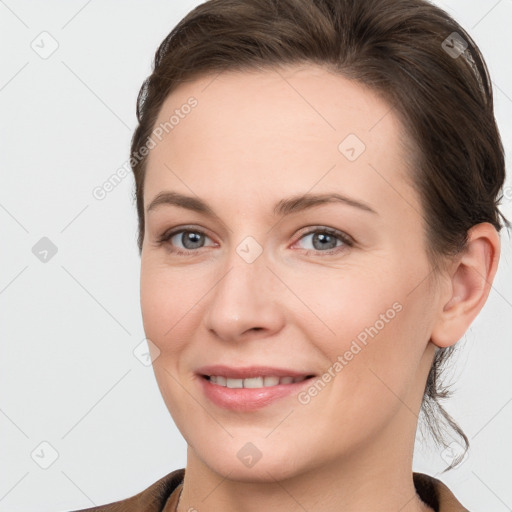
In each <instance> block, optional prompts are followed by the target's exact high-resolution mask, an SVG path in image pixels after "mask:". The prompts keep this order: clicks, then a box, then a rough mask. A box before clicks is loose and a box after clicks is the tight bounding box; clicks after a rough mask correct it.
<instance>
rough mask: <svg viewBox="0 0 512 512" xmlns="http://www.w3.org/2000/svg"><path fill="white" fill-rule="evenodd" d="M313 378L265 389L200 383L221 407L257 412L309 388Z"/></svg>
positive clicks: (202, 378) (207, 381) (204, 380)
mask: <svg viewBox="0 0 512 512" xmlns="http://www.w3.org/2000/svg"><path fill="white" fill-rule="evenodd" d="M313 378H314V377H313ZM313 378H309V379H305V380H303V381H301V382H294V383H292V384H278V385H277V386H268V387H263V388H228V387H226V386H219V385H218V384H213V383H212V382H210V381H209V380H208V379H206V378H204V377H200V381H201V385H202V387H203V391H204V394H205V395H206V396H207V398H209V399H210V400H211V401H212V402H213V403H214V404H216V405H218V406H219V407H222V408H224V409H231V410H233V411H255V410H257V409H260V408H262V407H265V406H266V405H270V404H271V403H273V402H275V401H276V400H278V399H280V398H284V397H286V396H288V395H291V394H292V393H298V392H299V391H300V389H301V388H303V387H305V386H309V385H310V384H311V381H312V380H313Z"/></svg>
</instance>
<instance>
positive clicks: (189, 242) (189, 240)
mask: <svg viewBox="0 0 512 512" xmlns="http://www.w3.org/2000/svg"><path fill="white" fill-rule="evenodd" d="M208 241H209V242H211V243H208ZM158 242H159V243H161V244H162V243H167V244H168V245H169V246H170V247H171V251H172V252H176V253H178V254H186V253H187V252H188V251H194V250H195V249H201V248H202V247H208V246H214V245H215V243H214V242H213V241H212V239H211V238H210V237H209V236H208V235H206V234H205V233H204V232H203V231H200V230H198V229H180V230H174V231H171V232H167V233H164V234H163V235H162V237H161V238H160V239H159V240H158Z"/></svg>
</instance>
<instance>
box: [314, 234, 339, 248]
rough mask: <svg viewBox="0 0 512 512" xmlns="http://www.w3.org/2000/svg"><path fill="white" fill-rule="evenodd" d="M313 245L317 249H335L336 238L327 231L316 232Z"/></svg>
mask: <svg viewBox="0 0 512 512" xmlns="http://www.w3.org/2000/svg"><path fill="white" fill-rule="evenodd" d="M313 247H314V248H315V249H334V248H335V247H336V238H334V237H333V236H331V235H328V234H326V233H315V235H313Z"/></svg>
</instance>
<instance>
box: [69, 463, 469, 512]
mask: <svg viewBox="0 0 512 512" xmlns="http://www.w3.org/2000/svg"><path fill="white" fill-rule="evenodd" d="M184 476H185V469H183V468H182V469H177V470H175V471H173V472H172V473H169V474H168V475H166V476H164V477H162V478H161V479H160V480H158V481H156V482H155V483H154V484H152V485H151V486H149V487H148V488H147V489H145V490H144V491H141V492H139V493H138V494H136V495H135V496H132V497H131V498H128V499H125V500H121V501H116V502H114V503H109V504H108V505H102V506H99V507H92V508H87V509H81V510H75V511H74V512H176V507H177V506H178V500H179V495H180V492H181V489H182V486H183V477H184ZM413 479H414V486H415V488H416V492H417V493H418V495H419V497H420V498H421V499H422V500H423V501H424V502H425V503H426V504H427V505H429V506H430V507H431V508H432V509H433V510H435V512H468V510H467V509H466V508H464V507H463V506H462V505H461V504H460V503H459V502H458V501H457V499H456V498H455V496H454V495H453V494H452V492H451V491H450V489H448V487H446V485H444V484H443V483H442V482H441V481H440V480H437V479H436V478H433V477H431V476H429V475H425V474H423V473H413Z"/></svg>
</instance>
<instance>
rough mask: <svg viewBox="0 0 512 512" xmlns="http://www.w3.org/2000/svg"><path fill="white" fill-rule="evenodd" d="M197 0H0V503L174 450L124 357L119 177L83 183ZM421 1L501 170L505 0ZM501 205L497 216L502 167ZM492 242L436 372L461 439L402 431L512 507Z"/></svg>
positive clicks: (490, 497)
mask: <svg viewBox="0 0 512 512" xmlns="http://www.w3.org/2000/svg"><path fill="white" fill-rule="evenodd" d="M199 3H200V2H198V1H192V0H188V1H185V0H179V1H178V0H172V1H170V0H168V1H156V0H152V1H148V2H144V3H143V2H134V1H125V2H119V1H117V2H116V1H112V0H107V1H102V2H99V1H91V0H89V1H86V2H83V1H82V2H77V1H68V2H63V1H47V2H37V1H28V0H27V1H21V0H20V1H15V0H6V1H3V0H0V44H1V48H2V51H1V66H0V109H1V121H2V122H1V128H0V129H1V132H0V144H1V146H0V147H1V157H0V162H1V167H0V170H1V187H0V235H1V238H0V247H1V249H0V269H1V271H0V326H1V331H0V350H1V353H0V511H1V512H3V511H10V512H17V511H36V510H37V511H52V512H58V511H61V510H72V509H78V508H84V507H90V506H93V505H94V504H97V505H98V504H104V503H107V502H110V501H114V500H118V499H122V498H126V497H128V496H131V495H133V494H135V493H137V492H139V491H141V490H142V489H144V488H146V487H147V486H149V485H150V484H151V483H153V482H154V481H156V480H157V479H158V478H160V477H162V476H163V475H165V474H167V473H169V472H170V471H172V470H174V469H177V468H181V467H184V466H185V460H186V444H185V442H184V440H183V439H182V437H181V434H180V433H179V431H178V430H177V429H176V427H175V426H174V423H173V421H172V418H171V417H170V415H169V413H168V412H167V409H166V407H165V404H164V402H163V400H162V398H161V396H160V392H159V390H158V387H157V385H156V381H155V378H154V375H153V371H152V369H151V367H150V366H145V365H144V364H143V363H142V362H141V361H140V360H139V358H137V357H136V355H139V357H140V358H142V360H143V361H144V358H143V356H141V354H143V353H144V350H145V342H144V332H143V328H142V321H141V314H140V306H139V265H140V259H139V256H138V252H137V248H136V234H137V233H136V227H137V225H136V211H135V206H134V203H133V201H132V193H133V179H132V176H131V174H130V175H128V176H127V177H125V178H124V179H123V180H122V181H121V183H120V184H119V185H118V186H117V187H116V188H115V189H114V190H112V191H111V192H110V193H109V194H108V195H107V197H105V198H104V199H103V200H98V199H95V197H94V196H93V190H94V188H95V187H97V186H101V185H102V184H103V183H104V182H105V181H106V180H107V179H108V178H109V177H110V176H111V175H112V174H114V173H115V172H116V170H118V169H119V168H121V167H122V166H123V165H124V164H125V162H126V161H127V159H128V155H129V143H130V138H131V135H132V131H133V129H134V128H135V126H136V125H135V100H136V95H137V93H138V90H139V87H140V85H141V83H142V80H143V79H144V78H145V77H146V76H147V75H148V74H149V72H150V64H151V60H152V58H153V55H154V52H155V50H156V48H157V46H158V44H159V43H160V42H161V40H162V39H163V38H164V37H165V36H166V35H167V34H168V32H170V30H171V29H172V27H173V26H174V25H175V24H176V23H177V22H178V21H179V20H180V19H181V18H182V17H183V16H184V15H185V14H186V13H187V12H188V11H189V10H190V9H192V8H193V7H194V6H196V5H197V4H199ZM436 3H437V4H439V5H440V6H442V7H444V8H445V9H447V10H448V12H450V13H451V14H452V15H453V16H455V17H456V19H458V20H459V21H460V22H461V23H462V24H463V26H464V27H465V28H466V29H468V30H469V31H470V33H471V34H472V36H473V37H474V39H475V40H476V42H477V43H478V44H479V46H480V47H481V49H482V51H483V53H484V56H485V57H486V59H487V62H488V65H489V68H490V71H491V76H492V78H493V81H494V84H495V98H496V115H497V118H498V122H499V125H500V129H501V133H502V137H503V140H504V142H505V145H506V150H507V155H508V159H507V163H508V169H510V156H509V155H510V153H511V149H512V148H511V141H512V122H511V120H512V99H511V98H512V71H511V68H510V50H511V49H512V44H511V43H512V39H511V34H510V22H511V20H512V0H500V1H495V0H493V1H489V2H487V1H483V0H472V1H468V0H453V1H450V0H445V1H443V2H440V1H439V2H436ZM42 32H47V33H48V34H50V35H45V34H43V35H41V33H42ZM56 44H58V48H57V49H56V50H55V51H54V53H52V54H51V55H49V56H48V55H46V54H45V52H47V53H48V52H50V51H51V50H52V45H56ZM43 57H45V58H43ZM503 212H504V213H505V215H507V216H508V217H509V218H511V219H512V180H511V177H510V171H509V177H508V182H507V189H506V199H505V201H504V205H503ZM44 237H46V239H44V240H42V241H41V239H42V238H44ZM502 245H503V252H502V257H501V262H500V269H499V272H498V276H497V279H496V281H495V284H494V287H493V290H492V291H491V294H490V298H489V300H488V302H487V304H486V306H485V308H484V310H483V311H482V313H481V314H480V316H479V317H478V318H477V319H476V321H475V322H474V324H473V326H472V327H471V329H470V330H469V331H468V334H467V335H466V336H465V338H464V342H463V344H461V350H460V353H459V356H458V363H457V365H456V367H455V368H454V369H453V371H452V372H451V374H450V376H451V377H452V378H453V380H454V381H455V390H456V394H455V396H454V398H452V399H451V401H450V402H449V403H448V406H447V408H448V410H449V411H450V412H451V413H452V414H453V415H454V416H455V418H456V420H457V421H458V422H459V423H460V424H461V426H462V427H463V428H464V430H465V431H466V433H467V435H468V437H469V438H470V440H471V443H472V449H471V452H470V455H469V457H468V458H467V459H466V460H465V461H464V463H463V464H462V465H461V466H460V468H458V469H456V470H454V471H451V472H448V473H446V474H444V475H439V471H441V470H442V469H443V468H444V467H445V465H446V463H445V460H446V459H449V458H450V456H451V455H450V453H449V452H446V451H443V450H442V449H439V448H436V447H435V446H433V445H432V444H431V443H430V444H427V445H425V446H423V445H421V444H420V443H419V442H418V451H417V452H416V454H415V462H414V469H415V470H416V471H423V472H426V473H429V474H431V475H436V476H437V477H438V478H441V479H442V480H443V481H444V482H446V483H447V484H448V485H449V486H450V488H451V489H452V490H453V491H454V492H455V494H456V495H457V497H458V498H459V499H460V500H461V501H462V503H463V504H464V505H465V506H466V507H468V508H469V509H470V510H475V511H477V510H492V511H493V512H505V511H508V510H512V488H511V486H510V475H511V474H512V448H511V441H510V437H511V432H512V428H511V427H512V372H511V371H510V365H511V361H512V357H511V356H512V345H511V343H510V342H511V334H510V333H511V327H512V320H511V318H512V285H511V283H512V265H511V250H510V246H511V244H510V238H509V236H508V235H507V234H506V233H504V232H503V233H502ZM34 246H35V249H34ZM45 250H46V251H48V252H47V253H45V252H44V251H45ZM55 250H57V252H56V253H55V254H53V252H55ZM52 251H53V252H52ZM34 252H35V253H36V254H34ZM42 257H43V258H44V257H46V262H44V261H41V259H40V258H42ZM134 350H135V354H134ZM41 443H48V444H41ZM453 450H454V451H456V450H457V447H456V446H454V447H453ZM53 459H55V460H53ZM42 466H48V467H47V468H46V469H44V468H43V467H42Z"/></svg>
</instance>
